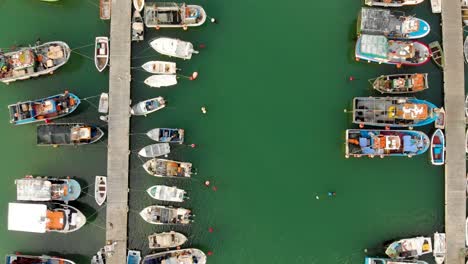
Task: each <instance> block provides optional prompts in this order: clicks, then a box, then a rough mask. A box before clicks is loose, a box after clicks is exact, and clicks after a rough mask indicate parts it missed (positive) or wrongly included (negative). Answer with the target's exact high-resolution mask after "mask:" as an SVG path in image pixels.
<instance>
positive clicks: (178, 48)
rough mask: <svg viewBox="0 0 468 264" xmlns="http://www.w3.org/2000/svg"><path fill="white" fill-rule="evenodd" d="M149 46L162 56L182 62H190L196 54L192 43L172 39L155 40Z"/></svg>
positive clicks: (161, 38)
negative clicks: (182, 60)
mask: <svg viewBox="0 0 468 264" xmlns="http://www.w3.org/2000/svg"><path fill="white" fill-rule="evenodd" d="M150 46H151V47H152V48H153V49H154V50H156V51H157V52H159V53H161V54H163V55H167V56H169V57H176V58H181V59H184V60H190V59H191V58H192V54H193V53H195V54H198V51H196V50H194V49H193V45H192V43H190V42H186V41H182V40H179V39H174V38H165V37H160V38H156V39H153V40H152V41H151V42H150Z"/></svg>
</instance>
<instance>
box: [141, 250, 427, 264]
mask: <svg viewBox="0 0 468 264" xmlns="http://www.w3.org/2000/svg"><path fill="white" fill-rule="evenodd" d="M165 263H181V264H191V263H197V264H206V255H205V253H203V251H201V250H199V249H196V248H186V249H178V250H171V251H165V252H160V253H156V254H151V255H147V256H145V257H144V258H143V263H142V264H165ZM426 264H427V263H426Z"/></svg>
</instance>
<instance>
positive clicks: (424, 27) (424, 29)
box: [408, 18, 431, 39]
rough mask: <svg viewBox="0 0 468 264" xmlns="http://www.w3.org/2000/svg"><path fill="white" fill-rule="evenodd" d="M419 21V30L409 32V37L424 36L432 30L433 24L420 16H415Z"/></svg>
mask: <svg viewBox="0 0 468 264" xmlns="http://www.w3.org/2000/svg"><path fill="white" fill-rule="evenodd" d="M415 19H417V21H418V24H419V26H418V30H417V31H414V32H411V33H409V34H408V38H409V39H417V38H423V37H425V36H427V35H428V34H429V32H430V31H431V26H430V25H429V23H427V22H426V21H425V20H423V19H420V18H415Z"/></svg>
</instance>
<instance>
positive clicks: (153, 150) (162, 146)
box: [138, 143, 171, 158]
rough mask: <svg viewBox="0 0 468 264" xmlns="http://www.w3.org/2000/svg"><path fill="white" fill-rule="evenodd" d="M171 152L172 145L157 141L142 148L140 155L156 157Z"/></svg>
mask: <svg viewBox="0 0 468 264" xmlns="http://www.w3.org/2000/svg"><path fill="white" fill-rule="evenodd" d="M170 152H171V147H170V145H169V144H168V143H157V144H152V145H148V146H146V147H144V148H142V149H141V150H140V151H139V152H138V155H139V156H141V157H144V158H154V157H159V156H163V155H167V154H169V153H170Z"/></svg>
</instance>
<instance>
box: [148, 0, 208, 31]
mask: <svg viewBox="0 0 468 264" xmlns="http://www.w3.org/2000/svg"><path fill="white" fill-rule="evenodd" d="M205 21H206V12H205V10H204V9H203V8H202V7H201V6H198V5H186V4H185V3H174V2H158V3H147V4H146V6H145V24H146V26H147V27H154V28H156V29H159V28H183V29H184V30H187V28H188V27H198V26H201V25H203V23H205Z"/></svg>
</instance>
